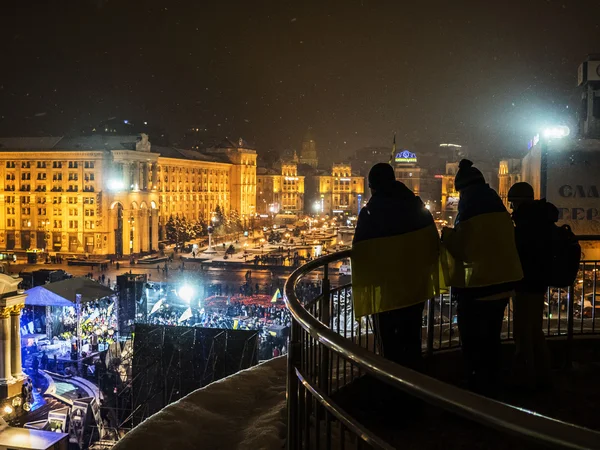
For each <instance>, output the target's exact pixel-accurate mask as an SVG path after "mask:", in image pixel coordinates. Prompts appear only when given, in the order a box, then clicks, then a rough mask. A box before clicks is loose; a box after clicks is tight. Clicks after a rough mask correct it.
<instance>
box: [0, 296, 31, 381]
mask: <svg viewBox="0 0 600 450" xmlns="http://www.w3.org/2000/svg"><path fill="white" fill-rule="evenodd" d="M24 306H25V305H24V304H22V303H19V304H14V305H12V306H3V307H0V384H8V383H11V382H12V380H14V379H20V378H23V376H24V375H23V367H22V363H21V332H20V331H21V330H20V318H21V310H22V309H23V307H24Z"/></svg>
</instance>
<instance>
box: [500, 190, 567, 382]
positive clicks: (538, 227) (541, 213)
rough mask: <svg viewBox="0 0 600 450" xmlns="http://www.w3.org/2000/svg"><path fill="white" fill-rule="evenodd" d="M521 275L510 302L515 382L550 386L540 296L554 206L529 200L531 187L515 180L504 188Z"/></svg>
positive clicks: (555, 215) (543, 288) (555, 219)
mask: <svg viewBox="0 0 600 450" xmlns="http://www.w3.org/2000/svg"><path fill="white" fill-rule="evenodd" d="M508 201H509V202H510V206H511V209H512V210H513V213H512V218H513V221H514V223H515V239H516V243H517V250H518V252H519V258H520V259H521V265H522V266H523V274H524V278H523V280H522V281H520V282H519V283H518V285H517V288H516V296H515V298H514V301H513V308H514V309H513V318H514V321H513V323H514V328H513V334H514V338H515V345H516V353H515V378H516V380H515V381H516V382H517V383H518V384H520V385H523V386H524V387H528V388H540V389H544V388H547V387H549V385H550V353H549V351H548V347H547V346H546V341H545V338H544V331H543V316H544V298H545V293H546V291H547V289H548V272H549V261H550V260H551V259H552V251H551V248H552V229H553V226H554V224H555V223H556V222H558V208H556V206H554V205H553V204H552V203H549V202H547V201H546V199H542V200H534V199H533V187H532V186H531V185H530V184H528V183H523V182H521V183H516V184H514V185H513V186H512V187H511V188H510V189H509V191H508Z"/></svg>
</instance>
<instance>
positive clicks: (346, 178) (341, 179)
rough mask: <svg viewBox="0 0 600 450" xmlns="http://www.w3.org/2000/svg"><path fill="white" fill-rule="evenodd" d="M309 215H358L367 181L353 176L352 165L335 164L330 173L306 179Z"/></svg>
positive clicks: (307, 210) (306, 206)
mask: <svg viewBox="0 0 600 450" xmlns="http://www.w3.org/2000/svg"><path fill="white" fill-rule="evenodd" d="M306 189H307V195H306V196H307V199H308V203H307V204H306V205H305V210H306V212H307V213H309V214H329V215H332V214H345V215H355V214H358V212H359V210H360V208H361V207H362V204H363V202H364V193H365V179H364V177H361V176H357V175H354V174H352V167H351V165H350V164H334V165H333V167H332V169H331V172H330V173H323V172H317V173H316V174H314V175H311V176H309V177H307V178H306Z"/></svg>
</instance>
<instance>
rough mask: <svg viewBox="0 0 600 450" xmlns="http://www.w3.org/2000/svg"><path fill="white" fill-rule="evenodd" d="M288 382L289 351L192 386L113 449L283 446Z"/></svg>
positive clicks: (276, 449) (247, 449)
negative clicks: (191, 390) (206, 383)
mask: <svg viewBox="0 0 600 450" xmlns="http://www.w3.org/2000/svg"><path fill="white" fill-rule="evenodd" d="M285 386H286V357H285V356H284V357H279V358H275V359H272V360H269V361H267V362H265V363H263V364H260V365H258V366H255V367H252V368H250V369H248V370H244V371H242V372H238V373H236V374H234V375H231V376H230V377H227V378H224V379H222V380H219V381H216V382H214V383H212V384H210V385H208V386H206V387H205V388H203V389H199V390H197V391H195V392H192V393H191V394H189V395H187V396H186V397H184V398H182V399H181V400H179V401H177V402H175V403H173V404H171V405H169V406H167V407H166V408H164V409H163V410H162V411H160V412H158V413H156V414H155V415H153V416H152V417H150V418H148V419H147V420H146V421H144V422H143V423H141V424H140V425H138V426H137V427H136V428H134V429H133V430H132V431H130V432H129V433H128V434H127V435H125V437H124V438H123V439H122V440H121V441H120V442H118V443H117V445H116V446H115V447H114V450H140V449H144V450H151V449H157V450H159V449H160V450H162V449H178V450H187V449H190V450H192V449H194V450H197V449H211V450H212V449H214V450H220V449H223V450H225V449H227V450H235V449H238V450H250V449H262V450H280V449H282V448H284V445H285V435H286V408H285Z"/></svg>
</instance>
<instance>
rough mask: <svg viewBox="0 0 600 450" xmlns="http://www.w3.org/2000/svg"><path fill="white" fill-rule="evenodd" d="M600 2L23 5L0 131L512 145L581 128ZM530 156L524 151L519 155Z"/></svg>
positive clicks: (346, 149) (13, 33) (8, 47)
mask: <svg viewBox="0 0 600 450" xmlns="http://www.w3.org/2000/svg"><path fill="white" fill-rule="evenodd" d="M599 9H600V6H599V5H598V2H597V1H594V0H581V1H577V2H565V1H549V0H533V1H528V2H520V1H515V0H509V1H505V2H498V3H489V2H481V1H462V2H459V3H456V2H445V1H435V2H432V3H431V2H428V3H418V2H415V3H412V2H380V1H369V0H361V1H358V0H357V1H346V2H339V1H332V2H312V1H311V2H292V1H277V2H276V1H252V2H247V1H237V2H233V1H220V2H191V1H180V2H159V1H156V0H151V1H148V2H143V3H136V2H116V1H110V0H108V1H100V0H98V1H78V2H76V1H66V2H59V3H56V2H41V1H38V2H26V3H22V2H19V3H15V4H11V5H10V6H5V7H4V9H3V16H4V18H5V24H4V26H3V27H2V29H1V30H0V42H1V43H2V44H1V45H2V55H3V56H2V58H3V64H2V65H3V68H4V69H3V70H2V71H1V73H0V133H1V134H2V135H10V136H19V135H20V136H25V135H27V136H35V135H64V134H69V133H76V132H78V131H79V130H80V129H82V128H85V127H90V126H95V125H97V124H98V123H100V122H101V121H103V120H106V119H109V118H111V117H117V118H120V119H137V120H144V121H148V122H149V123H151V124H155V125H157V126H159V127H161V128H163V129H164V130H165V131H166V133H167V134H168V136H169V140H170V142H171V143H174V144H177V143H178V141H179V140H180V138H181V136H182V135H183V132H184V130H185V129H187V128H189V127H197V128H199V129H200V130H205V131H204V135H203V137H205V138H206V139H211V138H222V137H223V136H229V137H233V138H237V137H238V136H243V137H244V138H245V139H247V140H248V141H249V142H251V143H253V144H254V145H255V146H256V147H257V148H258V150H259V153H260V152H261V151H267V150H269V149H273V150H275V151H277V152H280V151H282V150H284V149H294V148H295V149H298V148H299V146H300V143H301V140H302V136H303V134H304V132H305V131H306V129H307V128H308V127H309V126H310V127H312V128H313V130H314V135H315V136H316V139H317V142H318V145H319V149H321V150H323V151H326V152H327V156H326V157H327V158H330V159H335V158H338V159H341V158H344V157H347V156H349V155H350V154H351V153H352V152H354V151H355V150H356V149H358V148H361V147H364V146H369V145H390V143H391V136H392V134H393V132H397V133H398V142H399V145H400V146H402V147H407V148H410V146H411V145H412V144H413V143H414V142H416V141H424V142H426V141H433V142H442V141H447V140H449V141H456V142H460V143H463V144H466V145H468V146H469V148H470V149H471V150H472V151H473V152H476V153H478V154H480V155H481V156H484V155H489V156H491V157H494V158H498V157H499V156H507V155H508V156H511V155H518V154H519V152H520V151H521V152H523V151H524V150H525V149H526V142H527V139H529V138H530V137H531V135H533V133H534V132H535V131H536V130H538V129H539V128H540V127H542V126H544V125H545V124H547V123H556V122H563V123H568V124H569V123H572V122H573V120H574V119H575V111H576V110H577V105H578V98H579V97H578V96H579V94H578V93H577V91H576V89H575V87H576V69H577V66H578V64H579V63H580V62H581V61H582V60H583V58H584V56H585V55H586V54H588V53H593V51H594V50H597V48H594V44H595V43H597V42H598V39H599V38H600V28H599V15H598V14H597V12H598V11H599ZM519 156H522V155H519Z"/></svg>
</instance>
